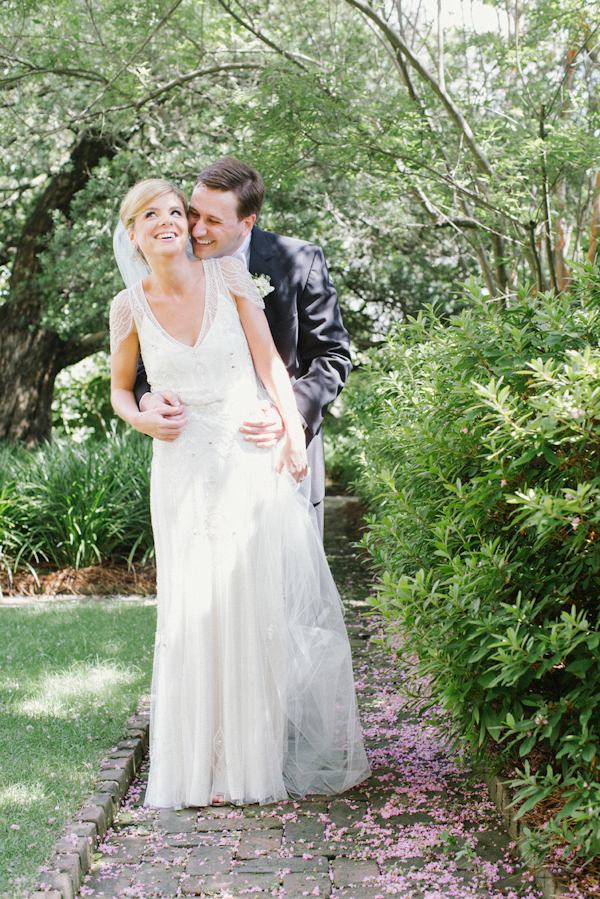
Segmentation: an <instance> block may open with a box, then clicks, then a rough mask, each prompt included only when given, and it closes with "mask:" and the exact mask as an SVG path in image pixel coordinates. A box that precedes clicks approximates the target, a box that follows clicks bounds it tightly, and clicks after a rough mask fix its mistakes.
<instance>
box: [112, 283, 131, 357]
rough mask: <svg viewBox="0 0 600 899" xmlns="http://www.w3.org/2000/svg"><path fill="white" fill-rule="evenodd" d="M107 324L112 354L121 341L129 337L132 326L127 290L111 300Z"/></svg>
mask: <svg viewBox="0 0 600 899" xmlns="http://www.w3.org/2000/svg"><path fill="white" fill-rule="evenodd" d="M109 324H110V352H111V354H113V355H114V353H116V352H118V350H119V347H120V346H121V344H122V343H123V341H124V340H126V339H127V337H129V335H130V334H131V332H132V331H133V327H134V320H133V313H132V311H131V303H130V299H129V291H128V290H122V291H121V293H118V294H117V296H116V297H115V298H114V300H113V301H112V304H111V307H110V319H109Z"/></svg>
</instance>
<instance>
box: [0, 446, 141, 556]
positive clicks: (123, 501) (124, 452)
mask: <svg viewBox="0 0 600 899" xmlns="http://www.w3.org/2000/svg"><path fill="white" fill-rule="evenodd" d="M151 452H152V443H151V441H150V440H148V439H146V438H144V437H143V436H142V435H140V434H137V433H134V432H127V433H124V434H119V433H117V432H114V433H113V434H111V436H110V437H109V438H108V439H106V440H103V441H99V442H95V441H91V440H90V441H86V442H85V443H83V444H77V443H74V442H73V441H69V440H67V439H55V440H53V441H52V442H50V443H46V444H44V445H42V446H40V447H39V448H38V449H36V450H34V451H31V450H26V449H24V448H22V447H11V448H9V447H4V449H3V450H2V459H1V467H0V471H1V475H0V479H1V480H0V503H1V498H2V497H4V502H5V507H4V508H3V507H2V505H0V546H4V547H5V549H4V555H3V557H0V558H3V559H4V563H3V564H4V567H5V568H8V569H9V570H10V569H13V568H16V567H17V566H18V565H19V564H22V563H24V562H25V563H29V564H30V565H38V564H40V563H42V562H44V561H46V562H49V563H51V564H52V565H55V566H57V567H64V566H65V565H70V566H72V567H74V568H80V567H85V566H88V565H93V564H98V563H100V562H101V561H102V560H104V559H107V558H111V557H119V558H124V559H127V560H128V561H129V562H130V563H131V562H132V561H133V558H134V557H135V556H137V557H139V558H141V559H142V561H145V560H146V559H147V558H148V557H149V556H150V555H152V553H153V538H152V527H151V522H150V499H149V494H150V458H151Z"/></svg>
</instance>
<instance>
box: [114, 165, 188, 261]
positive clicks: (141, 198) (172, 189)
mask: <svg viewBox="0 0 600 899" xmlns="http://www.w3.org/2000/svg"><path fill="white" fill-rule="evenodd" d="M163 194H175V196H176V197H178V198H179V199H180V200H181V205H182V206H183V209H184V212H185V214H186V215H187V213H188V201H187V197H186V195H185V194H184V192H183V191H182V190H180V189H179V188H178V187H177V186H176V185H175V184H171V182H170V181H165V179H164V178H146V180H145V181H138V183H137V184H134V185H133V187H132V188H131V190H128V191H127V193H126V194H125V196H124V197H123V201H122V203H121V206H120V208H119V217H120V219H121V221H122V222H123V227H124V228H125V230H126V231H133V226H134V224H135V219H136V216H138V215H139V214H140V212H141V211H142V210H143V209H145V208H146V206H147V205H148V204H149V203H151V202H152V200H156V198H157V197H162V195H163ZM136 254H137V256H139V258H141V260H142V262H146V260H145V259H144V254H143V253H142V251H141V250H140V249H138V248H137V247H136V249H135V253H134V254H133V255H134V256H135V255H136Z"/></svg>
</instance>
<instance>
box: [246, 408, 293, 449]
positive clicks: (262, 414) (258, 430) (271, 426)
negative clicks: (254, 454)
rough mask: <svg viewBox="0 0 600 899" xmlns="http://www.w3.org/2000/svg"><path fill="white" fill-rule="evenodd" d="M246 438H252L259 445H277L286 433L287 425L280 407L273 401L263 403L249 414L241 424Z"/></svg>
mask: <svg viewBox="0 0 600 899" xmlns="http://www.w3.org/2000/svg"><path fill="white" fill-rule="evenodd" d="M240 431H241V432H242V434H243V435H244V440H250V441H251V442H252V443H256V445H257V446H262V447H269V446H275V444H276V443H278V442H279V441H280V440H281V438H282V437H283V435H284V434H285V425H284V423H283V420H282V418H281V415H280V414H279V409H278V408H277V406H274V405H273V404H272V403H268V402H265V403H261V405H260V406H258V407H257V408H256V409H253V410H252V412H250V414H249V415H248V418H247V419H246V420H245V421H244V422H242V424H241V425H240Z"/></svg>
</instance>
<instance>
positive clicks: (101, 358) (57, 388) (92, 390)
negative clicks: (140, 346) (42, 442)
mask: <svg viewBox="0 0 600 899" xmlns="http://www.w3.org/2000/svg"><path fill="white" fill-rule="evenodd" d="M52 428H53V434H55V435H57V436H59V437H63V436H68V437H74V438H75V439H76V440H85V439H87V438H89V437H95V438H99V439H100V438H103V437H109V436H110V434H111V433H112V432H113V431H114V430H115V429H117V430H119V431H122V430H125V423H124V422H123V421H121V419H119V418H117V416H116V414H115V412H114V410H113V408H112V405H111V402H110V357H109V355H108V353H104V352H100V353H96V354H95V355H94V356H88V357H87V358H86V359H82V360H81V362H78V363H77V364H76V365H71V366H69V368H65V369H64V370H63V371H61V372H60V373H59V375H58V377H57V379H56V382H55V384H54V401H53V403H52Z"/></svg>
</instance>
